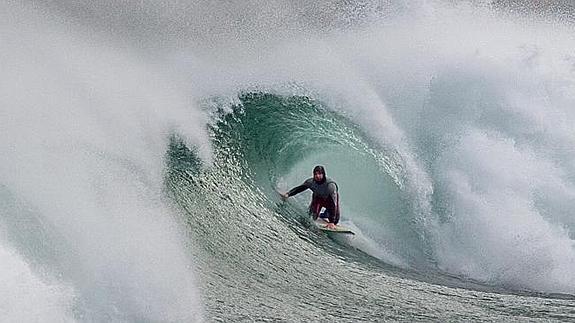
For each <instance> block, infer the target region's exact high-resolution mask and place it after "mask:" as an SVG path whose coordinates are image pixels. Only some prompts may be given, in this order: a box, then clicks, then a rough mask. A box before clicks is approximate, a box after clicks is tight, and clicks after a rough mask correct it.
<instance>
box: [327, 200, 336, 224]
mask: <svg viewBox="0 0 575 323" xmlns="http://www.w3.org/2000/svg"><path fill="white" fill-rule="evenodd" d="M326 209H327V211H328V214H329V222H331V223H333V224H337V223H338V222H339V210H338V208H337V207H336V206H335V203H333V201H332V200H331V199H328V202H327V205H326Z"/></svg>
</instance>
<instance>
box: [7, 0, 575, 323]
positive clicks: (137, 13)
mask: <svg viewBox="0 0 575 323" xmlns="http://www.w3.org/2000/svg"><path fill="white" fill-rule="evenodd" d="M5 6H6V8H7V9H8V10H5V11H3V12H1V13H0V18H1V21H2V22H0V27H1V28H2V32H0V42H1V44H2V51H1V53H0V67H1V69H2V71H3V76H2V77H1V78H0V129H1V130H0V131H1V133H2V136H0V144H1V146H0V147H1V148H0V149H1V150H0V163H1V165H2V166H1V168H0V207H1V209H2V212H1V215H0V234H1V236H0V258H1V259H2V262H1V264H0V275H1V276H0V280H1V281H2V282H3V283H2V284H3V286H5V287H6V289H9V290H13V291H14V292H12V293H11V294H9V298H8V300H7V301H5V303H0V305H2V306H3V307H4V308H10V309H13V311H11V312H8V316H7V317H9V318H10V320H15V321H17V320H27V319H30V320H33V319H34V318H38V317H48V318H52V319H53V320H54V321H66V320H70V321H74V320H79V321H83V320H88V321H90V320H111V321H134V320H136V321H137V320H143V321H146V320H151V321H154V320H170V321H190V320H200V319H201V317H202V309H201V307H202V304H203V302H204V300H203V298H202V295H201V292H200V287H198V286H199V285H201V284H200V283H198V282H196V279H195V277H196V273H195V269H194V267H195V262H197V261H199V260H198V259H192V256H191V255H192V254H193V255H198V253H195V252H194V250H195V249H196V248H200V247H198V246H195V244H198V239H194V237H190V236H189V234H188V233H187V231H188V229H187V226H188V225H189V224H187V223H184V220H185V219H186V218H187V217H188V216H190V217H196V218H198V217H199V218H206V219H209V217H204V215H202V216H199V215H196V214H186V213H185V212H184V211H182V210H181V209H180V208H176V207H174V206H173V203H174V201H171V200H169V199H168V198H167V197H166V196H165V190H166V187H165V184H166V183H165V174H166V167H167V166H166V151H167V150H168V144H169V138H170V136H172V135H174V134H177V135H178V137H179V138H183V140H184V143H185V144H186V146H187V147H189V148H192V149H193V150H194V151H197V152H198V153H199V157H200V159H201V160H203V165H204V168H205V169H207V170H208V171H209V169H210V167H214V168H215V169H216V172H217V171H218V167H220V165H219V164H218V162H217V160H215V161H214V150H216V153H215V155H216V158H217V156H219V154H218V153H217V150H218V149H220V147H218V146H217V145H216V146H215V147H214V145H215V144H214V142H213V137H214V136H213V133H210V130H209V129H210V128H209V127H207V124H208V123H211V124H214V123H217V122H218V120H215V121H214V119H213V118H212V117H213V116H214V115H215V114H216V113H215V112H214V110H215V109H223V110H225V111H227V112H229V113H232V110H233V107H234V106H237V105H242V104H245V101H242V100H239V99H238V97H241V95H242V94H243V93H247V92H258V93H262V92H263V93H271V94H273V95H274V96H276V97H285V98H290V97H300V96H301V97H307V98H311V99H312V100H315V101H316V102H321V104H320V105H321V107H322V108H325V109H327V110H328V111H329V113H333V114H334V115H337V116H339V117H341V118H343V119H345V120H346V121H345V122H348V123H350V124H353V125H355V126H357V127H358V128H359V129H360V130H361V131H360V132H358V133H361V136H359V135H358V136H359V137H361V139H360V140H359V141H353V140H351V141H346V140H343V139H341V138H339V139H338V140H339V142H343V143H344V144H341V145H340V146H337V145H336V146H334V147H336V148H334V149H335V150H334V151H335V152H334V153H331V152H330V153H327V154H323V155H322V154H316V155H314V154H307V155H306V154H305V153H302V155H303V156H301V158H300V159H297V160H296V162H295V163H293V164H291V165H289V167H286V168H285V169H273V172H277V173H273V172H272V171H271V170H269V171H268V169H262V170H261V171H262V173H264V174H268V173H273V174H274V176H275V177H274V176H272V177H274V178H272V180H275V182H274V183H272V184H274V185H275V186H276V188H281V189H284V188H287V187H290V186H292V185H297V184H299V183H300V180H303V179H304V178H305V177H307V176H308V175H309V174H308V173H309V169H311V168H310V167H309V165H313V164H315V163H322V160H321V159H322V158H331V159H335V158H337V159H338V160H339V163H338V161H328V162H327V164H328V165H329V166H330V167H331V168H329V167H328V172H330V170H331V173H330V174H333V176H334V178H335V179H336V180H338V184H339V185H340V186H341V189H342V196H343V197H344V198H346V199H349V200H344V201H343V207H344V211H347V213H344V214H343V219H344V220H345V221H349V222H348V223H351V224H353V225H354V226H356V227H357V230H358V231H360V232H361V234H362V236H363V237H364V238H365V242H364V243H362V244H358V243H356V244H355V245H353V243H352V246H354V247H357V248H359V249H361V250H362V251H364V252H367V253H368V254H370V255H374V256H376V257H378V258H379V259H381V260H382V261H383V262H385V263H388V264H391V265H394V266H398V267H401V268H410V269H413V270H415V271H421V272H425V271H427V270H429V269H430V268H433V270H436V271H439V272H443V273H446V274H449V275H455V276H457V277H462V278H465V279H471V280H474V281H478V282H482V283H485V284H488V285H494V286H498V287H502V288H509V289H513V290H516V289H521V290H530V291H542V292H549V293H568V294H575V276H574V275H573V274H572V273H573V270H574V269H575V246H574V239H575V233H574V232H575V231H574V230H575V217H574V216H573V211H572V210H573V207H574V206H575V153H573V149H572V147H573V146H574V144H575V126H574V124H575V110H573V108H572V107H573V106H575V68H574V66H575V52H574V48H575V36H574V34H573V33H572V25H569V24H568V23H567V22H565V21H561V20H559V19H548V17H547V16H546V18H545V19H539V18H541V17H539V16H537V15H533V16H529V15H527V16H521V17H517V16H512V15H509V14H508V13H507V12H506V11H505V10H502V9H501V8H505V6H496V7H495V8H494V7H492V6H490V5H489V4H486V3H478V2H475V3H474V4H470V3H460V4H453V3H450V2H441V1H431V2H429V1H421V2H419V1H417V2H409V4H408V3H406V2H403V1H380V2H377V1H373V2H370V1H366V2H357V3H354V4H341V3H340V2H339V1H322V2H313V3H309V2H305V1H303V2H301V1H293V2H287V3H286V2H284V1H271V2H270V1H265V2H264V1H248V2H242V3H237V4H236V3H228V2H225V3H219V2H218V3H213V2H211V1H194V2H188V1H175V2H170V3H169V4H166V3H162V2H155V1H143V2H142V1H139V2H137V3H136V2H121V3H118V2H115V1H103V2H102V1H99V2H97V3H93V2H91V1H49V2H46V3H45V4H42V5H40V4H38V3H36V2H25V3H16V2H14V1H10V2H8V3H7V4H6V5H5ZM296 101H297V100H296ZM206 102H211V103H209V104H208V103H206ZM214 102H216V103H214ZM298 102H299V101H298ZM298 104H301V102H300V103H298ZM270 106H271V105H270ZM288 106H289V105H288ZM270 109H271V108H270ZM294 113H295V112H294ZM304 116H305V117H308V115H307V114H305V113H302V114H300V115H296V117H295V119H298V118H299V119H301V118H302V117H304ZM210 118H212V119H210ZM285 120H288V118H287V117H286V119H285ZM264 121H265V120H264ZM320 124H321V122H320V121H318V123H315V125H316V126H317V125H320ZM334 124H335V126H334V127H333V128H326V129H327V131H328V132H329V131H330V130H331V131H334V130H335V131H338V130H341V129H344V131H350V130H349V129H352V128H351V126H349V127H348V126H345V127H343V126H341V124H340V121H337V119H336V121H334ZM326 127H328V126H326ZM290 130H291V129H286V131H290ZM212 132H213V131H212ZM232 133H235V132H233V131H232ZM298 134H301V135H302V137H303V139H302V140H301V141H298V143H301V145H302V146H303V151H306V148H313V147H316V146H314V144H312V143H310V142H313V140H312V139H310V138H307V137H306V136H305V134H306V132H302V133H299V132H298ZM350 136H351V135H350ZM340 139H341V140H340ZM354 140H355V139H354ZM286 142H287V141H286ZM349 142H352V143H353V145H356V144H357V142H362V143H366V144H365V145H366V146H365V147H367V148H365V149H366V151H368V150H369V149H373V150H375V151H376V152H377V153H374V154H371V155H370V154H368V153H365V156H368V157H365V158H364V159H361V158H359V159H357V158H352V157H350V156H355V155H354V154H355V153H356V151H358V150H353V149H350V148H349V147H351V146H349V147H348V146H346V145H348V144H349ZM360 146H361V145H360ZM338 147H339V148H338ZM337 149H340V150H339V151H338V150H337ZM362 149H363V148H362ZM266 153H267V154H271V153H273V151H267V152H266ZM338 154H339V155H338ZM286 156H287V155H286ZM298 156H299V155H298ZM362 156H364V155H362ZM373 156H376V157H373ZM377 156H384V157H381V158H382V159H383V160H384V162H381V163H378V162H377V158H379V157H377ZM346 157H347V158H350V160H346ZM362 158H363V157H362ZM342 160H343V161H345V162H342ZM354 163H355V164H354ZM362 163H364V164H362ZM214 164H215V166H214ZM350 164H351V165H355V166H356V167H355V168H354V170H353V172H348V174H347V175H348V176H346V171H347V170H346V167H349V165H350ZM258 165H259V164H258ZM276 166H277V165H276ZM362 167H363V168H362ZM362 169H365V172H362ZM371 174H375V175H377V176H370V175H371ZM266 180H269V178H266ZM357 181H361V183H358V182H357ZM256 182H257V181H256ZM257 183H261V182H257ZM265 185H268V184H267V183H266V184H265ZM265 185H261V186H260V187H259V189H261V190H265V189H269V188H268V187H266V188H265V189H264V188H263V187H264V186H265ZM354 188H355V189H354ZM233 189H236V188H235V187H234V188H233ZM346 189H347V190H348V193H347V195H343V192H345V190H346ZM362 189H365V190H362ZM360 193H361V194H360ZM197 194H199V193H197ZM250 194H251V193H250ZM254 194H256V193H254ZM256 195H257V194H256ZM382 195H386V196H385V197H384V198H382V197H381V196H382ZM192 196H194V195H193V194H192ZM250 196H251V195H250ZM304 200H305V198H304V199H301V201H300V200H297V201H296V202H295V204H296V205H300V204H301V205H304V203H305V201H304ZM358 200H361V203H360V202H357V201H358ZM176 202H182V201H176ZM380 202H382V203H380ZM198 203H199V202H198ZM298 203H299V204H298ZM180 204H181V203H180ZM245 204H246V205H251V204H252V203H251V201H250V200H245ZM253 204H254V205H256V204H257V203H253ZM246 208H247V206H246ZM345 208H347V210H346V209H345ZM190 209H192V210H194V211H193V212H200V211H199V210H200V209H193V208H190ZM188 212H189V210H188ZM250 212H251V211H250ZM268 221H270V220H269V219H268ZM274 221H275V220H274ZM238 223H240V224H241V221H240V222H238ZM274 223H275V222H274ZM294 230H295V229H294ZM262 234H263V233H262ZM286 239H288V238H286ZM211 243H215V242H209V243H206V244H211ZM224 247H225V246H224ZM224 247H222V248H224ZM301 248H303V249H305V248H304V247H301ZM306 250H307V249H306ZM199 254H201V253H199ZM286 257H287V256H286ZM239 258H240V259H241V256H240V257H239ZM284 261H286V259H281V263H283V262H284ZM11 268H14V269H13V270H12V269H11ZM14 272H17V273H21V275H19V276H18V279H19V280H20V282H19V283H18V286H24V287H25V288H18V287H12V286H15V285H11V283H6V282H8V281H10V279H11V278H10V277H11V276H10V275H13V274H14ZM37 295H45V297H42V299H41V300H38V302H33V301H32V300H33V299H34V297H37ZM43 302H45V303H43ZM38 303H40V306H38ZM32 304H34V306H32ZM32 309H33V310H32ZM21 313H26V314H25V315H28V316H23V315H24V314H21Z"/></svg>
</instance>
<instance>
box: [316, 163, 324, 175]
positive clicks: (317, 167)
mask: <svg viewBox="0 0 575 323" xmlns="http://www.w3.org/2000/svg"><path fill="white" fill-rule="evenodd" d="M313 173H314V174H315V173H321V174H323V176H324V177H325V168H323V166H321V165H317V166H315V167H314V168H313Z"/></svg>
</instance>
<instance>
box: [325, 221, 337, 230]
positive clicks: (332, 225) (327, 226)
mask: <svg viewBox="0 0 575 323" xmlns="http://www.w3.org/2000/svg"><path fill="white" fill-rule="evenodd" d="M325 227H326V228H328V229H335V224H333V223H331V222H330V223H328V224H326V225H325Z"/></svg>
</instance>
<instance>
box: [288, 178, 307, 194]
mask: <svg viewBox="0 0 575 323" xmlns="http://www.w3.org/2000/svg"><path fill="white" fill-rule="evenodd" d="M309 187H310V183H309V180H307V181H305V182H303V184H301V185H299V186H296V187H294V188H292V189H291V190H289V191H288V192H287V193H285V194H283V197H284V198H288V197H290V196H294V195H296V194H299V193H301V192H303V191H305V190H307V189H308V188H309Z"/></svg>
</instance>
